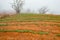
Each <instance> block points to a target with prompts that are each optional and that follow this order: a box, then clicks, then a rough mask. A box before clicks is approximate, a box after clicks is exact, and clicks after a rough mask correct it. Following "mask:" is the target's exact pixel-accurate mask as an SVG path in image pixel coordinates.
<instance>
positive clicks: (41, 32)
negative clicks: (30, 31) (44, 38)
mask: <svg viewBox="0 0 60 40" xmlns="http://www.w3.org/2000/svg"><path fill="white" fill-rule="evenodd" d="M48 33H49V32H43V31H40V32H38V33H37V34H41V35H43V34H46V35H48Z"/></svg>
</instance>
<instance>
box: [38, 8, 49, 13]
mask: <svg viewBox="0 0 60 40" xmlns="http://www.w3.org/2000/svg"><path fill="white" fill-rule="evenodd" d="M48 11H49V10H48V9H47V7H42V8H40V9H39V13H40V14H45V13H47V12H48Z"/></svg>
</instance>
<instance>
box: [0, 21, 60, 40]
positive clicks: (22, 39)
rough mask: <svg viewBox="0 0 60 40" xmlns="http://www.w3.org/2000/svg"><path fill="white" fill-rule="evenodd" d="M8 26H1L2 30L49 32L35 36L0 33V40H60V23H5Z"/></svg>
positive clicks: (18, 33)
mask: <svg viewBox="0 0 60 40" xmlns="http://www.w3.org/2000/svg"><path fill="white" fill-rule="evenodd" d="M0 24H8V26H0V30H33V31H37V32H38V31H44V32H49V33H48V35H46V34H43V35H41V34H33V33H21V32H0V40H60V36H57V34H60V23H56V22H40V21H37V22H5V23H3V22H2V23H0Z"/></svg>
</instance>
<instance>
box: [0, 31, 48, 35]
mask: <svg viewBox="0 0 60 40" xmlns="http://www.w3.org/2000/svg"><path fill="white" fill-rule="evenodd" d="M0 32H21V33H33V34H40V35H43V34H46V35H48V32H43V31H40V32H35V31H33V30H0Z"/></svg>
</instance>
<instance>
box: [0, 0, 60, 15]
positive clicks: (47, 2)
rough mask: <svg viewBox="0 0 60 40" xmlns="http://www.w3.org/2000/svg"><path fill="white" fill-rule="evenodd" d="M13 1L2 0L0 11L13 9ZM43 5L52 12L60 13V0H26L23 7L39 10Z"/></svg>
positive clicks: (0, 1)
mask: <svg viewBox="0 0 60 40" xmlns="http://www.w3.org/2000/svg"><path fill="white" fill-rule="evenodd" d="M11 3H12V0H0V11H3V10H5V11H8V10H13V9H12V8H11ZM43 6H45V7H48V9H49V10H50V11H49V12H51V13H56V14H57V13H60V0H25V4H24V7H23V8H24V9H31V10H35V11H37V10H38V9H39V8H41V7H43Z"/></svg>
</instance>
